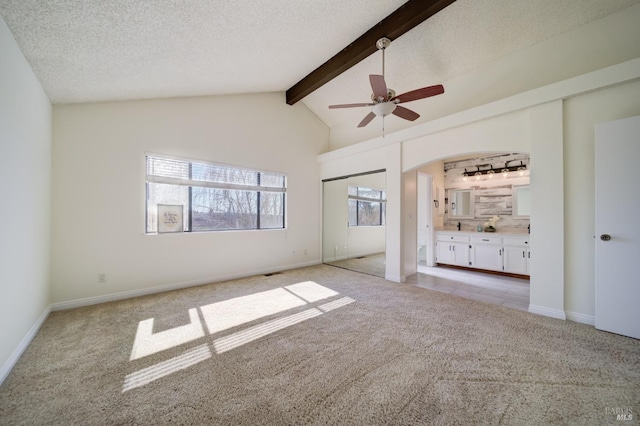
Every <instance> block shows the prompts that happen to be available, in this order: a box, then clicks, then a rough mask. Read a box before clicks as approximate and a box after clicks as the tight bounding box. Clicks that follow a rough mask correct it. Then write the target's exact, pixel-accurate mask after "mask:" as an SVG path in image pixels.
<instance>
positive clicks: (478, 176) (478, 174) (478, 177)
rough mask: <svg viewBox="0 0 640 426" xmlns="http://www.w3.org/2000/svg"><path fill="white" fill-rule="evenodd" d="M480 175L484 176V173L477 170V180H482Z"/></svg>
mask: <svg viewBox="0 0 640 426" xmlns="http://www.w3.org/2000/svg"><path fill="white" fill-rule="evenodd" d="M480 176H482V173H480V172H476V180H480Z"/></svg>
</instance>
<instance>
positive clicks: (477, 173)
mask: <svg viewBox="0 0 640 426" xmlns="http://www.w3.org/2000/svg"><path fill="white" fill-rule="evenodd" d="M512 161H517V160H511V161H507V162H506V163H504V168H503V169H494V168H493V166H492V165H491V164H481V165H479V166H475V167H476V169H477V170H475V171H474V170H471V171H467V169H464V173H462V176H464V177H469V176H478V177H479V176H482V175H494V174H495V173H502V174H503V175H505V177H506V175H507V173H509V172H524V171H525V170H527V166H526V165H525V164H524V163H523V162H522V161H520V164H519V165H516V166H509V163H510V162H512ZM486 166H489V168H488V169H484V170H480V167H486Z"/></svg>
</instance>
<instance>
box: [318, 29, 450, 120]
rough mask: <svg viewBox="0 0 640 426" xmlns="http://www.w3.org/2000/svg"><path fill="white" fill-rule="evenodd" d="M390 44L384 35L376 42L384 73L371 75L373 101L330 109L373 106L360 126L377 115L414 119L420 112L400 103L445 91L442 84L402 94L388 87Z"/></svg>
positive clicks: (335, 106) (330, 106) (334, 106)
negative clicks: (386, 59)
mask: <svg viewBox="0 0 640 426" xmlns="http://www.w3.org/2000/svg"><path fill="white" fill-rule="evenodd" d="M390 44H391V40H389V39H388V38H386V37H383V38H381V39H380V40H378V41H377V42H376V47H377V48H378V50H382V75H379V74H371V75H369V82H370V83H371V89H372V90H373V93H372V94H371V102H368V103H358V104H341V105H329V109H336V108H355V107H365V106H370V107H373V108H371V112H370V113H369V114H367V115H366V116H365V117H364V119H363V120H362V121H361V122H360V124H358V127H364V126H366V125H367V124H369V123H370V122H371V120H373V119H374V118H375V117H376V116H378V117H385V116H387V115H389V114H393V115H395V116H398V117H400V118H404V119H405V120H409V121H414V120H416V119H417V118H418V117H420V114H418V113H416V112H415V111H411V110H410V109H408V108H405V107H402V106H400V105H398V104H401V103H404V102H411V101H417V100H418V99H424V98H429V97H431V96H436V95H441V94H443V93H444V87H443V86H442V85H441V84H438V85H435V86H428V87H423V88H421V89H416V90H412V91H410V92H406V93H403V94H401V95H396V92H395V91H393V89H389V88H387V83H385V81H384V50H385V49H386V48H387V47H388V46H389V45H390Z"/></svg>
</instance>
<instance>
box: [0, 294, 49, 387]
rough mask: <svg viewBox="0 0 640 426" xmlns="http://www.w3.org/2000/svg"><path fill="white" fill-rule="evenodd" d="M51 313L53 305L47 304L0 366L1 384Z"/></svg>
mask: <svg viewBox="0 0 640 426" xmlns="http://www.w3.org/2000/svg"><path fill="white" fill-rule="evenodd" d="M49 313H51V305H49V306H47V307H46V308H45V310H44V311H43V312H42V314H40V316H39V317H38V319H37V320H36V322H35V323H34V324H33V325H32V326H31V328H30V329H29V331H28V332H27V334H26V335H25V336H24V337H23V338H22V340H21V341H20V343H19V344H18V346H16V348H15V349H14V350H13V352H12V353H11V355H10V356H9V358H8V359H7V361H6V362H5V363H4V364H3V365H2V367H0V385H1V384H2V382H4V379H6V378H7V376H8V375H9V373H11V370H13V367H14V366H15V365H16V363H17V362H18V360H19V359H20V357H21V356H22V354H23V353H24V351H25V350H26V349H27V348H28V347H29V344H30V343H31V341H32V340H33V338H34V337H36V334H38V331H39V330H40V327H42V324H43V323H44V321H45V320H46V319H47V317H48V316H49Z"/></svg>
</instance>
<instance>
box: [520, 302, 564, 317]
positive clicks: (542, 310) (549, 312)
mask: <svg viewBox="0 0 640 426" xmlns="http://www.w3.org/2000/svg"><path fill="white" fill-rule="evenodd" d="M529 312H531V313H532V314H538V315H543V316H545V317H551V318H557V319H561V320H563V321H564V320H566V319H567V315H566V314H565V312H564V311H561V310H559V309H551V308H546V307H544V306H538V305H531V304H530V305H529Z"/></svg>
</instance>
